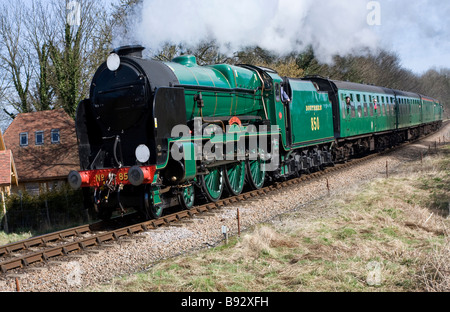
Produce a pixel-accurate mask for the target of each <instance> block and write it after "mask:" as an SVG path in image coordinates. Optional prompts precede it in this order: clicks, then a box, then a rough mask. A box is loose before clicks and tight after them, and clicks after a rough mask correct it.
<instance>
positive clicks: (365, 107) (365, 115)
mask: <svg viewBox="0 0 450 312" xmlns="http://www.w3.org/2000/svg"><path fill="white" fill-rule="evenodd" d="M368 116H369V111H368V109H367V103H364V117H368Z"/></svg>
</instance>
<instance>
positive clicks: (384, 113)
mask: <svg viewBox="0 0 450 312" xmlns="http://www.w3.org/2000/svg"><path fill="white" fill-rule="evenodd" d="M382 107H383V116H386V105H385V104H383V105H382Z"/></svg>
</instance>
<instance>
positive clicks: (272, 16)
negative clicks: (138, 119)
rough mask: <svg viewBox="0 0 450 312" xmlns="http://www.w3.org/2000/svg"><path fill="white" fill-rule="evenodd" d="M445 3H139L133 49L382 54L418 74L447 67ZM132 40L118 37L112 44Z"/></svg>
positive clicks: (449, 37)
mask: <svg viewBox="0 0 450 312" xmlns="http://www.w3.org/2000/svg"><path fill="white" fill-rule="evenodd" d="M449 16H450V1H448V0H410V1H408V0H379V1H370V0H208V1H206V0H144V5H143V8H142V9H140V10H139V11H138V12H136V17H135V18H133V21H135V23H134V24H133V25H132V28H133V29H134V30H133V32H132V33H134V34H135V38H134V40H135V41H134V43H138V42H139V43H141V44H143V45H144V46H146V47H147V48H149V49H152V50H155V51H156V50H157V49H158V48H160V47H161V46H162V44H164V43H165V42H167V41H170V42H174V43H176V42H179V41H185V42H189V43H193V44H195V43H198V42H200V41H201V40H202V39H204V38H215V39H216V40H218V42H219V44H221V45H222V48H223V52H232V50H233V49H234V50H236V49H239V47H242V46H244V45H248V44H258V45H260V46H262V47H263V48H266V49H269V50H272V51H274V52H281V53H282V52H292V51H301V50H302V49H304V48H305V47H306V46H308V45H312V46H313V47H314V49H315V51H316V53H317V56H318V58H319V59H320V60H322V61H324V62H330V61H331V59H332V56H333V55H334V54H341V55H345V54H348V53H361V51H363V50H364V49H365V48H368V49H370V50H371V51H376V50H377V49H379V48H382V49H387V50H389V51H392V52H395V53H397V54H398V55H399V57H400V60H401V64H402V65H403V66H404V67H405V68H407V69H410V70H412V71H413V72H414V73H416V74H422V73H424V72H425V71H426V70H428V69H430V68H436V69H440V68H443V67H446V68H450V19H449V18H448V17H449ZM129 41H130V38H116V40H115V43H116V44H117V45H122V44H129Z"/></svg>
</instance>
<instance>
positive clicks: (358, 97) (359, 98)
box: [356, 94, 361, 102]
mask: <svg viewBox="0 0 450 312" xmlns="http://www.w3.org/2000/svg"><path fill="white" fill-rule="evenodd" d="M356 99H357V101H358V102H361V95H360V94H357V95H356Z"/></svg>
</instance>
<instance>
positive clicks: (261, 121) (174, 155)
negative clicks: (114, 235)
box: [69, 46, 442, 219]
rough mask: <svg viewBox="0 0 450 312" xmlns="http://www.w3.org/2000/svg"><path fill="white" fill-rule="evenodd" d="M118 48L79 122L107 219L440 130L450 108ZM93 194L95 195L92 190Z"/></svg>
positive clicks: (155, 212)
mask: <svg viewBox="0 0 450 312" xmlns="http://www.w3.org/2000/svg"><path fill="white" fill-rule="evenodd" d="M143 49H144V48H143V47H141V46H127V47H122V48H119V49H116V50H114V51H113V53H112V54H111V55H110V57H109V58H108V60H107V62H105V63H104V64H103V65H101V66H100V68H99V69H98V71H97V73H96V74H95V76H94V78H93V81H92V85H91V92H90V98H89V99H86V100H84V101H82V102H81V103H80V105H79V107H78V112H77V118H76V125H77V135H78V138H79V154H80V163H81V168H82V171H80V172H75V171H73V172H71V173H70V175H69V182H70V184H71V185H72V187H74V188H80V187H81V188H83V190H84V192H85V202H86V206H90V205H94V207H95V208H96V210H97V211H98V213H99V216H100V218H102V219H108V218H110V217H111V214H112V212H113V211H114V210H115V209H117V208H118V209H119V210H121V211H122V212H124V211H125V210H126V209H127V208H135V209H137V210H139V211H141V212H142V213H143V214H144V215H145V216H146V217H148V218H151V217H154V218H158V217H160V216H161V215H162V213H163V210H164V209H165V208H168V207H172V206H176V205H180V206H181V207H183V208H185V209H188V208H190V207H192V206H193V205H194V204H195V203H201V202H210V201H212V202H214V201H217V200H219V199H220V198H222V197H224V196H236V195H239V194H240V193H241V192H243V190H244V188H250V189H259V188H261V187H263V185H264V184H265V183H266V182H267V181H271V180H277V179H285V178H288V177H291V176H298V175H300V174H302V173H305V172H310V171H314V170H320V169H321V168H323V167H325V166H328V165H332V164H333V163H334V162H336V161H341V160H345V159H348V158H349V157H351V156H352V155H355V154H360V153H365V152H368V151H372V150H376V149H382V148H385V147H388V146H391V145H395V144H397V143H399V142H401V141H404V140H407V139H411V138H413V137H416V136H418V135H420V134H423V133H425V132H429V131H432V130H434V129H436V128H437V127H438V126H439V124H440V120H441V119H442V106H441V105H440V104H439V103H438V102H436V101H435V100H433V99H431V98H427V97H424V96H421V95H416V94H412V93H407V92H400V91H396V90H390V89H387V88H379V87H374V86H366V85H359V84H353V83H347V82H339V81H332V80H328V79H324V78H321V77H307V78H303V79H293V78H285V77H280V76H279V75H278V74H277V73H276V72H275V71H273V70H271V69H268V68H262V67H256V66H252V65H238V66H232V65H228V64H218V65H211V66H199V65H198V64H197V62H196V59H195V57H194V56H191V55H186V56H181V57H178V58H176V59H174V60H173V61H172V62H159V61H155V60H147V59H143V58H142V50H143ZM90 190H93V192H91V191H90Z"/></svg>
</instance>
